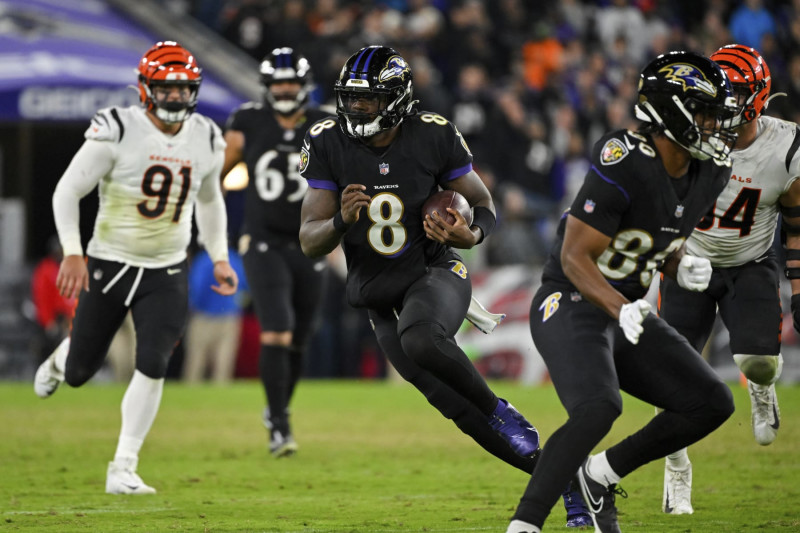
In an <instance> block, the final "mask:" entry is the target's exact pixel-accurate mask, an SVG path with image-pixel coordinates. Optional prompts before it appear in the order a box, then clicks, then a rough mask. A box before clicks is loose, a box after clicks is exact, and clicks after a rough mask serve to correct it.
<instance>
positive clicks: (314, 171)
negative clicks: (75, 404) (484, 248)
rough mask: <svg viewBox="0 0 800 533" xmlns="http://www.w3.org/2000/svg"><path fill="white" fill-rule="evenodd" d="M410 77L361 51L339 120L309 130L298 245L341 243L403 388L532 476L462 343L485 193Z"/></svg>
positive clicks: (528, 451) (355, 292)
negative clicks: (427, 206)
mask: <svg viewBox="0 0 800 533" xmlns="http://www.w3.org/2000/svg"><path fill="white" fill-rule="evenodd" d="M412 87H413V86H412V76H411V70H410V68H409V66H408V64H407V63H406V62H405V60H404V59H403V58H402V57H401V56H400V54H398V53H397V52H396V51H395V50H393V49H392V48H388V47H385V46H370V47H367V48H363V49H361V50H359V51H358V52H356V53H355V54H353V56H351V57H350V58H349V59H348V60H347V62H346V63H345V65H344V68H343V69H342V71H341V73H340V75H339V79H338V80H337V81H336V85H335V92H336V98H337V114H338V120H336V119H326V120H323V121H320V122H317V123H316V124H314V125H313V126H311V128H309V130H308V133H307V134H306V138H305V140H304V144H303V152H302V154H301V163H300V172H301V174H302V175H303V177H304V178H306V179H307V180H308V184H309V190H308V193H307V194H306V197H305V199H304V200H303V210H302V216H301V218H302V224H301V227H300V243H301V244H302V246H303V251H304V252H305V253H306V254H307V255H309V256H311V257H319V256H322V255H325V254H327V253H329V252H331V251H332V250H333V249H334V248H335V247H336V246H338V245H339V244H340V242H341V243H342V246H343V248H344V252H345V256H346V259H347V267H348V278H347V296H348V300H349V302H350V303H351V304H352V305H353V306H356V307H365V308H367V309H368V313H369V317H370V320H371V322H372V325H373V328H374V330H375V334H376V337H377V339H378V343H379V344H380V346H381V349H382V350H383V351H384V353H385V354H386V355H387V357H388V358H389V360H390V361H391V363H392V364H393V365H394V367H395V368H396V369H397V371H398V372H399V373H400V375H402V376H403V378H404V379H406V380H407V381H409V382H410V383H412V384H413V385H414V386H415V387H417V388H418V389H419V390H420V392H422V394H424V395H425V397H426V398H427V399H428V401H429V402H430V403H431V404H432V405H433V406H434V407H436V408H437V409H438V410H439V411H440V412H441V413H442V415H444V416H445V417H446V418H450V419H452V420H453V421H454V422H455V424H456V425H457V426H458V427H459V428H460V429H461V430H462V431H463V432H465V433H467V434H468V435H470V436H471V437H472V438H473V439H475V440H476V441H477V442H478V443H479V444H480V445H481V446H483V447H484V448H485V449H486V450H487V451H489V452H491V453H492V454H494V455H496V456H497V457H499V458H501V459H503V460H504V461H506V462H507V463H509V464H511V465H513V466H516V467H517V468H520V469H523V470H525V471H526V472H531V471H532V469H533V464H534V463H535V456H536V455H537V453H538V449H539V435H538V432H537V431H536V429H535V428H534V427H533V426H531V424H530V423H529V422H528V421H527V420H525V418H524V417H523V416H522V415H521V414H519V412H517V411H516V410H515V409H514V408H513V407H512V406H511V405H510V404H509V403H508V402H507V401H505V400H502V399H499V398H498V397H497V396H496V395H495V394H494V393H493V392H492V390H491V389H490V388H489V387H488V385H487V384H486V382H485V381H484V379H483V377H482V376H481V375H480V374H479V373H478V371H477V370H476V369H475V367H474V366H473V365H472V363H471V362H470V361H469V359H468V358H467V356H466V355H465V354H464V352H463V351H462V350H461V349H460V348H459V347H458V345H457V344H456V342H455V339H454V335H455V333H456V331H457V330H458V328H459V326H460V325H461V324H462V322H463V320H464V317H465V315H466V314H467V308H468V306H469V303H470V297H471V293H472V288H471V284H470V278H469V272H468V271H467V268H466V266H465V265H464V263H463V262H462V261H461V258H460V257H459V256H458V254H457V253H456V252H455V251H454V249H453V248H471V247H473V246H474V245H476V244H478V243H479V242H481V241H482V240H483V239H484V238H485V237H486V236H487V235H488V234H489V232H490V231H491V229H492V228H493V226H494V220H495V218H494V205H493V203H492V199H491V196H490V194H489V191H488V190H487V189H486V187H485V186H484V185H483V182H482V181H481V180H480V177H479V176H478V175H477V173H476V172H475V171H474V170H473V169H472V154H471V153H470V152H469V149H468V148H467V145H466V143H465V142H464V140H463V138H462V137H461V135H460V133H459V132H458V129H457V128H456V127H455V125H454V124H452V123H450V122H449V121H448V120H447V119H445V118H444V117H442V116H440V115H437V114H434V113H428V112H424V111H422V112H417V111H416V110H415V109H414V104H415V103H416V102H415V101H414V100H413V88H412ZM439 187H442V188H445V189H453V190H456V191H458V192H459V193H461V194H462V195H463V196H464V197H465V198H466V199H467V201H468V202H469V204H470V205H471V206H472V207H473V211H474V216H473V222H472V225H471V226H469V225H467V222H466V220H465V219H464V218H463V217H462V216H461V215H460V214H459V213H457V212H456V211H454V210H449V211H450V213H452V214H453V215H454V216H455V217H456V221H455V222H454V223H453V224H452V225H451V224H448V223H446V222H445V221H444V219H442V218H441V217H440V216H438V215H436V216H434V217H433V218H430V217H426V219H425V220H424V221H423V217H422V205H423V204H424V202H425V200H426V199H427V198H428V197H429V196H430V195H431V194H432V193H433V192H435V191H437V190H438V189H439Z"/></svg>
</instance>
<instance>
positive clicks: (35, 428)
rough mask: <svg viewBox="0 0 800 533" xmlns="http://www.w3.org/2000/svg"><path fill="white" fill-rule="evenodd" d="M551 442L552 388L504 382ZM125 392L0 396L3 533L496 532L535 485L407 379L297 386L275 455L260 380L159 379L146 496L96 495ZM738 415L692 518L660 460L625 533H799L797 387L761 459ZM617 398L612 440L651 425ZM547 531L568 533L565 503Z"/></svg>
mask: <svg viewBox="0 0 800 533" xmlns="http://www.w3.org/2000/svg"><path fill="white" fill-rule="evenodd" d="M493 386H494V388H495V391H496V392H497V393H498V394H500V395H501V396H504V397H507V398H509V399H510V400H511V401H513V403H514V404H515V405H516V406H517V407H518V408H519V409H520V410H521V411H522V412H523V413H525V414H526V415H527V416H528V418H530V419H531V421H533V422H534V424H535V425H536V426H537V427H538V428H539V430H540V432H541V433H542V435H543V437H544V438H546V437H547V436H548V435H549V434H550V433H551V432H552V431H553V430H554V429H555V428H557V427H558V426H559V425H560V424H561V423H562V422H563V419H564V416H565V415H564V411H563V409H562V407H561V405H560V404H559V403H558V400H557V398H556V395H555V392H554V391H553V389H552V388H551V387H546V386H545V387H536V388H527V387H521V386H517V385H513V384H509V383H494V384H493ZM123 392H124V387H123V386H122V385H92V384H90V385H87V386H85V387H83V388H81V389H69V388H68V387H64V390H59V391H58V393H57V394H56V395H55V396H53V397H52V398H50V399H48V400H40V399H39V398H37V397H36V396H35V395H34V394H33V391H32V388H31V386H30V384H27V383H25V384H20V383H2V384H0V531H36V532H39V531H53V532H69V531H94V532H99V533H105V532H128V531H143V532H151V531H152V532H161V531H165V532H171V531H202V532H206V531H208V532H226V531H248V532H250V531H252V532H282V533H287V532H297V533H300V532H303V533H311V532H324V533H330V532H336V533H351V532H352V533H383V532H429V533H435V532H474V531H493V532H498V533H503V532H504V531H505V528H506V526H507V524H508V521H509V518H510V516H511V515H512V513H513V511H514V509H515V507H516V504H517V502H518V500H519V497H520V496H521V494H522V491H523V489H524V487H525V485H526V484H527V481H528V476H527V475H525V474H523V473H522V472H519V471H516V470H514V469H512V468H511V467H509V466H507V465H505V464H503V463H501V462H500V461H498V460H496V459H494V458H493V457H491V456H489V455H488V454H486V453H484V452H483V451H482V450H481V449H480V448H479V447H478V446H477V445H475V444H474V443H473V442H472V441H471V440H470V439H469V438H467V437H466V436H464V435H462V434H461V433H460V432H459V431H458V430H457V429H456V428H455V426H454V425H452V423H450V422H449V421H446V420H444V419H442V418H440V416H439V414H438V413H437V412H436V411H435V410H434V409H433V408H431V407H429V406H428V405H427V403H426V402H425V401H424V399H423V398H422V396H421V395H419V393H417V392H416V391H415V390H414V389H412V388H411V387H410V386H408V385H405V384H394V383H383V382H346V381H305V382H302V383H301V386H300V388H299V390H298V394H297V397H296V400H295V402H294V405H293V413H294V432H295V436H296V438H297V441H298V443H299V444H300V451H299V453H298V455H296V456H295V457H293V458H289V459H281V460H276V459H273V458H272V457H271V456H270V455H269V453H268V452H267V448H266V437H265V431H264V428H263V427H262V426H261V420H260V414H261V408H262V401H263V400H262V393H261V390H260V387H259V386H258V384H257V383H256V382H239V383H237V384H235V385H233V386H230V387H225V388H216V387H212V386H198V387H188V386H185V385H182V384H179V383H173V382H170V383H167V386H166V388H165V392H164V398H163V401H162V406H161V412H160V413H159V416H158V418H157V419H156V422H155V425H154V427H153V429H152V431H151V433H150V436H149V438H148V440H147V442H146V443H145V445H144V449H143V450H142V454H141V460H140V465H139V473H140V474H141V475H142V477H143V478H144V480H145V481H146V482H147V483H148V484H150V485H152V486H154V487H156V488H157V489H158V494H156V495H154V496H111V495H107V494H105V493H104V488H105V471H106V465H107V462H108V461H109V460H110V459H111V458H112V456H113V453H114V449H115V447H116V440H117V434H118V431H119V404H120V400H121V398H122V394H123ZM734 394H735V397H736V405H737V411H736V413H735V414H734V415H733V417H732V418H731V419H730V420H729V421H728V422H727V423H726V424H725V425H724V426H723V427H722V428H720V429H719V430H717V432H715V433H714V434H712V435H711V436H710V437H709V438H707V439H706V440H704V441H703V442H701V443H699V444H697V445H695V446H694V447H693V448H692V449H691V450H690V456H691V458H692V461H693V464H694V491H693V503H694V507H695V514H694V515H691V516H667V515H664V514H662V513H661V512H660V505H661V487H662V481H663V463H661V462H655V463H652V464H650V465H647V466H646V467H644V468H642V469H640V470H639V471H637V472H634V473H633V474H631V475H630V476H628V478H626V479H624V480H623V481H622V486H623V487H624V488H625V489H626V490H627V492H628V494H629V498H628V499H626V500H619V501H618V505H619V508H620V522H621V525H622V529H623V531H626V532H629V531H642V532H648V533H649V532H674V533H688V532H693V533H694V532H697V533H706V532H713V533H717V532H737V533H739V532H743V531H759V532H772V531H776V532H787V533H788V532H790V531H791V532H794V531H800V504H798V502H799V501H800V444H798V443H799V442H800V414H798V413H800V387H783V388H779V392H778V394H779V398H780V401H781V408H782V414H783V427H782V429H781V433H780V435H779V437H778V440H777V441H776V442H775V443H773V444H772V445H771V446H769V447H760V446H758V445H757V444H756V443H755V441H754V440H753V438H752V435H751V432H750V408H749V399H748V397H747V393H746V390H744V389H742V388H740V387H739V386H738V385H734ZM652 413H653V410H652V408H651V407H649V406H647V405H645V404H642V403H640V402H638V401H635V400H633V399H631V398H629V397H626V398H625V412H624V413H623V415H622V416H621V417H620V419H619V420H618V421H617V423H616V425H615V426H614V429H613V430H612V432H611V434H610V435H609V436H608V437H607V439H606V441H604V443H603V444H604V445H607V444H611V443H613V442H614V441H616V440H617V439H619V438H620V437H622V436H625V435H627V434H628V433H630V432H631V431H632V430H634V429H635V428H636V427H638V426H640V425H641V424H643V423H644V421H645V420H646V419H647V418H648V417H650V416H651V415H652ZM545 528H546V531H568V530H567V529H566V528H565V527H564V511H563V508H562V507H561V505H560V503H559V504H558V505H557V506H556V507H555V508H554V510H553V513H552V514H551V516H550V518H549V520H548V522H547V524H546V525H545Z"/></svg>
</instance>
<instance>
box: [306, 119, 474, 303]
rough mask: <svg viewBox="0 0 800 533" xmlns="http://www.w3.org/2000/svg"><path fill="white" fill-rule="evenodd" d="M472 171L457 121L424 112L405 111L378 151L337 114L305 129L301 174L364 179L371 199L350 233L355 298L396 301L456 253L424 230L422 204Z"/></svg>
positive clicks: (337, 187)
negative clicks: (356, 136) (408, 113)
mask: <svg viewBox="0 0 800 533" xmlns="http://www.w3.org/2000/svg"><path fill="white" fill-rule="evenodd" d="M471 170H472V154H471V153H470V152H469V149H468V148H467V144H466V143H465V142H464V139H463V138H462V137H461V134H460V133H459V132H458V130H457V129H456V127H455V125H453V124H452V123H450V122H449V121H448V120H447V119H445V118H444V117H442V116H440V115H437V114H434V113H428V112H424V111H421V112H419V113H418V114H416V115H413V116H410V117H406V118H405V119H403V122H402V123H401V126H400V131H399V133H398V135H397V137H396V138H395V140H394V141H393V142H392V144H391V145H390V146H389V147H388V148H382V149H380V150H377V151H374V150H372V149H370V148H369V147H367V146H366V145H365V144H364V143H362V142H361V141H358V140H354V139H351V138H350V137H347V136H346V135H345V134H344V133H343V132H342V131H341V128H340V127H339V123H338V121H337V120H335V119H327V120H323V121H321V122H317V123H316V124H314V125H313V126H311V128H309V130H308V132H307V133H306V138H305V140H304V147H303V153H302V154H301V163H300V173H301V174H302V176H303V177H304V178H306V179H307V180H308V184H309V186H310V187H313V188H317V189H327V190H331V191H335V192H336V194H337V196H340V195H341V191H342V190H343V189H344V188H345V187H346V186H347V185H349V184H354V183H355V184H361V185H364V186H365V187H366V190H365V191H364V192H365V193H366V194H367V195H369V196H370V197H371V198H372V200H371V202H370V204H369V206H368V207H367V208H364V209H362V210H361V213H360V215H359V220H358V221H357V222H356V223H355V224H354V225H353V226H352V227H351V228H350V229H349V230H348V231H347V233H345V235H344V239H343V248H344V252H345V256H346V259H347V268H348V276H347V296H348V301H349V302H350V304H351V305H353V306H356V307H369V308H372V309H381V308H387V307H393V306H397V305H399V304H400V303H402V297H403V294H404V293H405V291H406V289H408V287H409V285H411V284H412V283H413V282H414V281H415V280H417V279H419V277H421V276H422V275H423V274H424V273H425V271H426V269H427V267H428V265H431V264H433V263H438V262H440V261H446V260H447V259H448V258H449V257H452V258H456V259H457V258H458V256H457V255H456V254H455V252H453V251H452V250H451V249H450V248H448V247H446V246H444V245H442V244H439V243H437V242H435V241H432V240H429V239H427V238H426V237H425V231H424V229H423V226H422V205H423V204H424V203H425V200H426V199H427V198H428V197H429V196H430V195H431V194H432V193H433V192H434V191H436V190H437V189H438V186H439V185H445V184H446V183H447V182H448V181H450V180H453V179H456V178H458V177H460V176H463V175H464V174H467V173H468V172H470V171H471Z"/></svg>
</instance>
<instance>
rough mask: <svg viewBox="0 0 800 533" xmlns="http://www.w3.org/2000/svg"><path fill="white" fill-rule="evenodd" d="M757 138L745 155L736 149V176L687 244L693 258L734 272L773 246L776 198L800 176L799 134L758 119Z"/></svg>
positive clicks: (775, 122)
mask: <svg viewBox="0 0 800 533" xmlns="http://www.w3.org/2000/svg"><path fill="white" fill-rule="evenodd" d="M758 129H759V134H758V137H757V138H756V140H755V142H753V144H751V145H750V146H748V147H747V148H745V149H744V150H734V151H733V153H732V154H731V156H732V158H733V172H732V174H731V179H730V182H729V183H728V185H727V186H726V187H725V189H724V190H723V191H722V193H721V194H720V195H719V197H718V198H717V202H716V204H715V205H714V208H713V216H711V215H710V214H709V215H706V216H705V217H704V218H703V219H702V220H701V221H700V223H699V224H698V225H697V227H696V229H695V231H694V232H693V233H692V235H691V236H690V237H689V239H688V240H687V241H686V250H687V252H688V253H689V254H691V255H696V256H700V257H706V258H708V259H709V260H710V261H711V263H712V265H714V266H719V267H731V266H737V265H742V264H744V263H747V262H748V261H752V260H754V259H758V258H759V257H761V256H762V255H764V253H765V252H766V251H767V250H768V249H769V248H770V247H771V246H772V241H773V240H774V237H775V224H776V220H777V217H778V212H779V207H780V206H779V204H778V198H779V197H780V196H781V195H782V194H783V193H784V192H786V191H787V190H788V189H789V187H790V186H791V184H792V182H794V180H795V179H797V178H798V177H800V154H799V153H798V147H800V129H799V128H798V126H797V125H796V124H794V123H792V122H786V121H784V120H780V119H777V118H774V117H769V116H761V117H760V118H759V119H758Z"/></svg>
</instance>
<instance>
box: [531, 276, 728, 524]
mask: <svg viewBox="0 0 800 533" xmlns="http://www.w3.org/2000/svg"><path fill="white" fill-rule="evenodd" d="M553 298H558V305H556V306H553V305H544V306H543V303H544V302H545V301H549V302H552V301H553ZM540 307H541V309H540ZM530 322H531V332H532V334H533V339H534V342H535V344H536V348H537V349H538V350H539V352H540V353H541V355H542V357H543V358H544V361H545V363H546V364H547V369H548V371H549V373H550V377H551V379H552V381H553V384H554V386H555V389H556V392H557V393H558V396H559V399H560V400H561V403H562V404H563V405H564V407H565V408H566V410H567V414H568V416H569V418H568V420H567V422H566V423H565V424H564V425H563V426H561V427H560V428H559V429H558V430H557V431H556V432H555V433H553V435H552V436H551V437H550V438H549V439H548V441H547V445H546V446H545V448H544V449H543V451H542V454H541V457H540V459H539V463H538V464H537V466H536V469H535V470H534V473H533V475H532V476H531V480H530V482H529V484H528V487H527V489H526V490H525V494H524V495H523V497H522V499H521V501H520V504H519V507H518V508H517V512H516V514H515V518H516V519H519V520H524V521H526V522H530V523H532V524H534V525H538V526H541V525H542V524H543V523H544V520H545V518H546V517H547V515H548V514H549V512H550V509H551V508H552V507H553V505H554V504H555V503H556V501H557V500H558V497H559V495H560V494H561V490H562V489H561V487H565V486H566V485H567V483H569V481H570V480H571V479H572V477H573V476H574V475H575V472H577V470H578V468H579V466H580V465H581V463H582V462H583V460H584V459H585V458H586V457H587V455H588V454H589V453H590V452H591V451H592V449H593V448H594V447H595V446H596V445H597V443H599V442H600V440H602V438H603V437H604V436H605V435H606V434H607V433H608V432H609V431H610V429H611V426H612V424H613V423H614V420H615V419H616V418H617V417H618V416H619V415H620V413H621V412H622V397H621V395H620V390H623V391H625V392H627V393H628V394H630V395H632V396H634V397H636V398H639V399H640V400H642V401H645V402H647V403H650V404H652V405H654V406H656V407H660V408H661V409H663V412H661V413H659V414H658V415H656V416H655V417H653V418H652V419H651V420H650V422H649V423H648V424H647V425H645V426H644V427H643V428H642V429H640V430H639V431H637V432H636V433H634V434H633V435H630V436H628V437H626V438H625V439H623V440H622V441H621V442H619V443H618V444H616V445H614V446H612V447H611V448H609V449H608V450H606V457H607V458H608V462H609V464H610V465H611V468H612V469H613V470H614V471H615V472H616V473H617V474H618V475H619V476H620V477H624V476H625V475H627V474H629V473H630V472H632V471H634V470H635V469H637V468H639V467H640V466H642V465H644V464H646V463H648V462H650V461H653V460H655V459H660V458H662V457H664V456H666V455H668V454H670V453H673V452H675V451H677V450H679V449H681V448H684V447H686V446H688V445H690V444H692V443H694V442H697V441H698V440H700V439H702V438H703V437H705V436H706V435H708V434H709V433H711V432H712V431H713V430H715V429H716V428H717V427H719V426H720V425H721V424H722V423H723V422H724V421H725V420H727V419H728V417H729V416H730V415H731V414H732V413H733V409H734V405H733V398H732V395H731V392H730V390H729V389H728V387H727V386H726V385H725V383H724V382H723V381H722V380H721V379H720V378H719V377H718V376H717V374H716V373H715V372H714V371H713V369H712V368H711V367H710V366H709V365H708V364H707V363H706V362H705V361H704V360H703V359H702V358H701V357H700V354H699V353H697V351H696V350H694V348H692V347H691V345H690V344H689V343H688V341H687V340H686V339H685V338H684V337H683V336H681V335H680V334H679V333H678V332H676V331H675V330H674V329H673V328H671V327H670V326H669V325H667V323H666V322H664V321H663V320H661V319H660V318H658V317H656V316H655V315H654V314H650V315H649V316H648V317H647V318H645V320H644V322H643V326H644V332H643V333H642V335H641V336H640V338H639V342H638V344H636V345H634V344H631V343H630V342H628V340H627V339H626V338H625V335H624V334H623V333H622V330H621V329H620V328H619V326H618V325H617V322H616V321H615V320H614V319H612V318H611V317H610V316H608V315H607V314H606V313H605V312H604V311H602V310H600V309H599V308H598V307H596V306H594V305H593V304H591V303H589V302H587V301H585V300H583V299H582V298H581V297H580V295H579V294H577V293H574V294H570V292H569V288H565V287H562V286H556V285H548V284H545V285H543V286H542V287H541V288H540V289H539V291H538V292H537V293H536V296H535V297H534V299H533V303H532V305H531V314H530Z"/></svg>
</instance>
